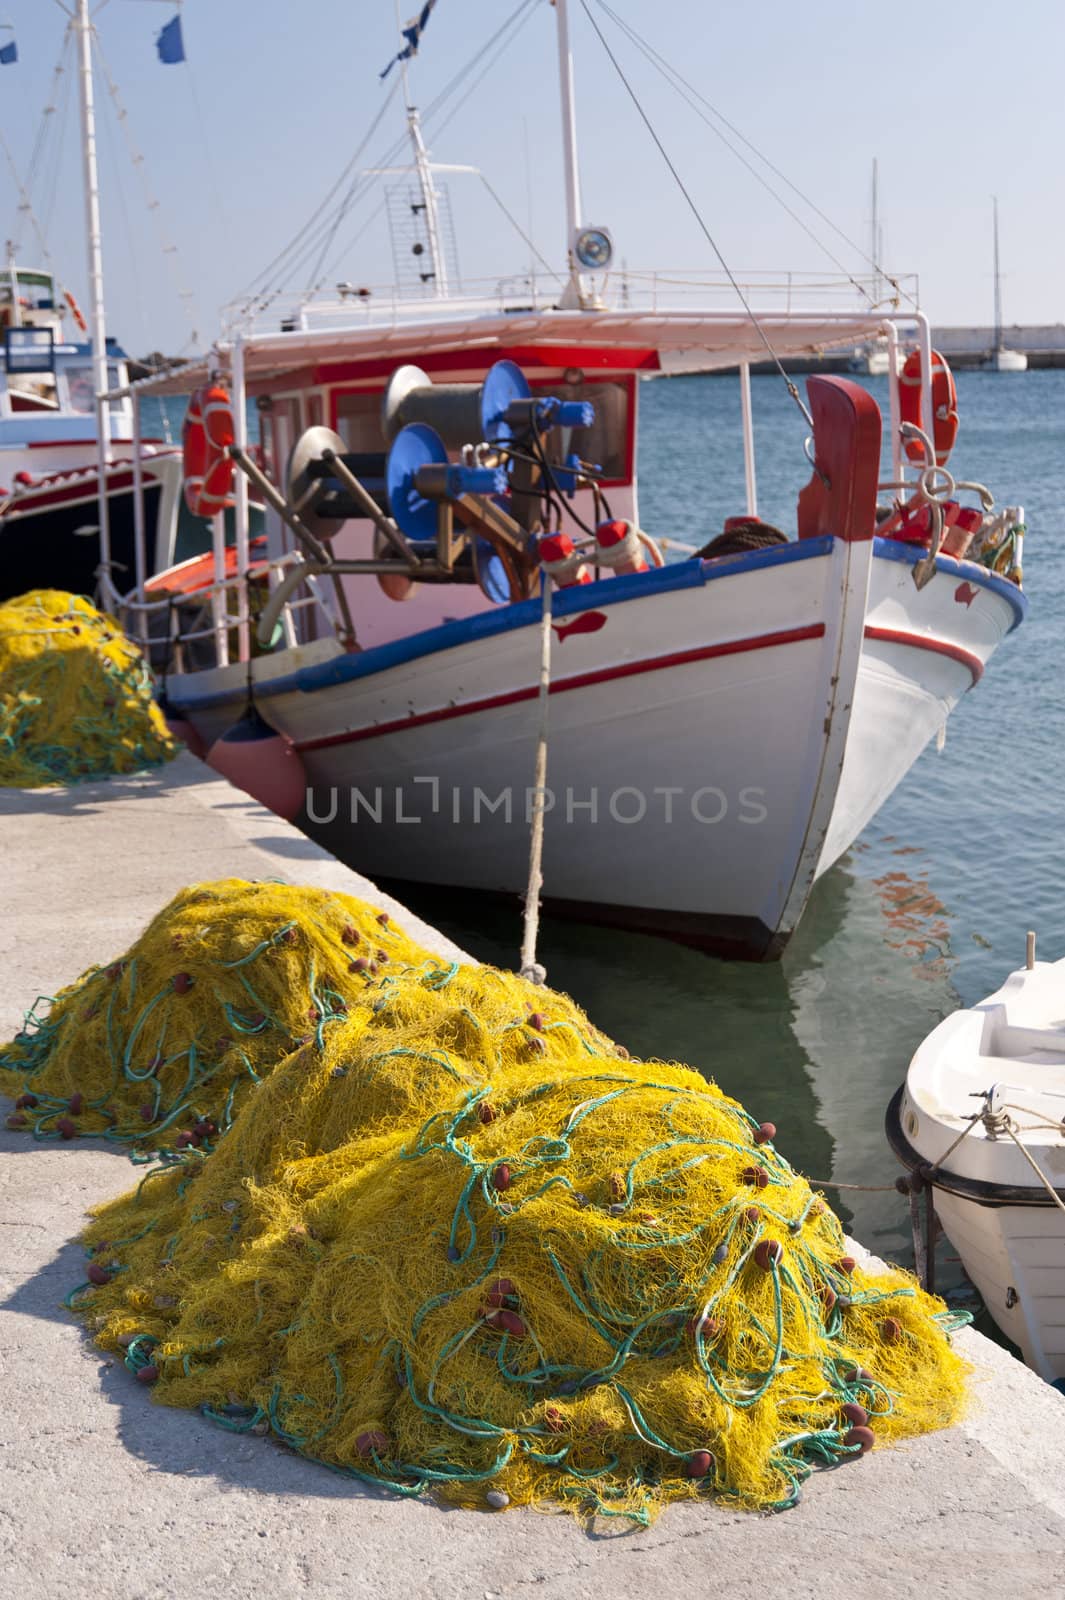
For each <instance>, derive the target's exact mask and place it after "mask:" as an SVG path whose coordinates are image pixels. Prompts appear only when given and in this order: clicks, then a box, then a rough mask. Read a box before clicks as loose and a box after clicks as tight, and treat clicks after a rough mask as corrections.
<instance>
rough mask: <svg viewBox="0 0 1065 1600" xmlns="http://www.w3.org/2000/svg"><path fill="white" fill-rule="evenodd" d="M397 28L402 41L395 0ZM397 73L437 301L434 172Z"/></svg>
mask: <svg viewBox="0 0 1065 1600" xmlns="http://www.w3.org/2000/svg"><path fill="white" fill-rule="evenodd" d="M396 27H397V29H399V31H400V37H401V38H402V36H403V35H402V27H403V25H402V21H401V19H400V14H399V0H396ZM399 67H400V72H401V73H402V75H403V104H404V105H405V107H406V108H407V131H408V133H409V134H410V142H411V145H412V146H413V149H414V166H415V169H416V171H417V173H418V185H419V187H420V189H421V192H422V205H423V206H424V208H425V231H426V234H427V235H428V238H429V259H430V261H431V262H432V268H433V290H434V293H435V294H436V296H437V298H438V299H444V298H445V297H446V295H447V292H448V283H447V267H446V265H445V262H444V252H443V249H442V248H441V244H440V213H439V211H438V209H437V204H436V201H437V194H436V190H435V189H434V187H433V169H432V166H431V164H430V161H429V152H428V151H427V150H426V148H425V140H424V139H423V138H422V128H421V122H420V121H419V118H418V108H417V106H412V105H411V103H410V80H409V77H408V74H407V63H406V61H405V60H402V59H401V60H400V63H399Z"/></svg>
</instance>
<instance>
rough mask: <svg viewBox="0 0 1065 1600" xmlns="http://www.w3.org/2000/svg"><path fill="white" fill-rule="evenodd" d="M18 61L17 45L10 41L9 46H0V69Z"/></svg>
mask: <svg viewBox="0 0 1065 1600" xmlns="http://www.w3.org/2000/svg"><path fill="white" fill-rule="evenodd" d="M17 60H18V45H17V44H16V43H15V41H14V39H12V41H11V43H10V44H0V67H9V66H11V64H12V62H14V61H17Z"/></svg>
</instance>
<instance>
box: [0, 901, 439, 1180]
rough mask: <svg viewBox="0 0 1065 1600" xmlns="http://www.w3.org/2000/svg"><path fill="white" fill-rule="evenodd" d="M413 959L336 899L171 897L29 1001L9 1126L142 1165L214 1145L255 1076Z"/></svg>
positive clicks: (11, 1062) (382, 928) (390, 930)
mask: <svg viewBox="0 0 1065 1600" xmlns="http://www.w3.org/2000/svg"><path fill="white" fill-rule="evenodd" d="M421 959H424V956H423V953H422V952H421V951H420V950H419V948H418V946H417V945H414V944H412V943H411V941H410V940H409V939H407V938H406V937H405V935H403V934H402V933H400V932H398V931H397V929H396V928H394V927H393V926H392V924H391V922H390V920H389V917H388V913H387V912H381V913H378V912H376V911H374V910H373V908H372V907H370V906H367V905H364V904H363V903H362V902H361V901H359V900H354V899H351V898H350V897H349V896H348V895H339V894H338V895H334V894H329V893H327V892H326V891H325V890H323V889H307V888H295V887H293V886H292V885H291V884H284V883H245V882H244V881H243V880H241V879H238V878H228V879H223V880H222V881H221V882H218V883H208V884H196V885H193V886H192V887H191V888H188V889H183V890H182V891H181V893H180V894H178V895H176V896H175V897H174V899H173V900H172V901H171V902H170V904H169V905H167V906H165V907H164V908H163V910H162V911H161V912H160V913H159V915H158V916H157V917H156V918H155V920H154V921H153V922H152V923H150V924H149V926H148V927H147V929H146V930H145V931H144V933H143V934H142V935H141V937H140V938H139V939H138V940H137V942H136V943H135V944H134V945H133V947H132V949H130V950H127V951H126V953H125V954H124V955H122V956H119V957H117V958H116V959H114V960H112V961H110V962H109V963H108V964H107V965H105V966H102V967H93V968H91V969H90V970H89V971H88V972H86V973H84V974H83V975H82V977H80V978H79V979H78V981H77V982H76V983H74V984H71V985H70V987H69V988H66V989H63V990H61V991H60V993H59V994H58V995H55V996H50V995H44V996H41V997H40V998H39V999H38V1000H37V1001H36V1002H35V1004H34V1005H33V1007H32V1008H31V1010H30V1011H29V1012H28V1013H27V1015H26V1017H25V1019H24V1021H23V1026H22V1030H21V1031H20V1033H19V1034H18V1035H17V1036H16V1037H15V1038H14V1039H13V1040H12V1041H11V1042H10V1043H9V1044H7V1045H3V1046H0V1092H3V1093H6V1094H9V1095H11V1096H12V1097H14V1098H15V1100H16V1106H15V1111H14V1113H13V1114H12V1115H11V1116H10V1117H9V1118H8V1127H11V1128H15V1129H25V1130H26V1131H27V1132H30V1133H32V1134H33V1135H34V1136H35V1137H36V1138H37V1139H44V1140H54V1139H72V1138H75V1137H76V1136H77V1135H78V1134H97V1135H102V1136H103V1137H105V1138H107V1139H109V1140H112V1141H114V1142H116V1143H119V1144H124V1145H127V1146H130V1147H131V1148H132V1150H133V1152H134V1154H135V1155H136V1156H138V1157H140V1158H142V1159H145V1158H147V1157H148V1156H149V1155H150V1153H151V1152H154V1151H155V1150H157V1149H175V1148H176V1149H182V1148H184V1147H185V1146H187V1145H194V1146H195V1147H197V1148H202V1149H207V1148H210V1147H211V1145H212V1144H213V1142H214V1141H215V1138H216V1136H217V1134H219V1133H220V1132H224V1131H225V1129H226V1128H228V1127H229V1125H230V1123H231V1122H232V1120H233V1117H234V1115H235V1114H236V1112H237V1110H238V1109H239V1108H240V1106H241V1105H242V1104H243V1102H244V1100H245V1099H246V1098H247V1096H248V1094H249V1093H250V1091H251V1090H252V1088H253V1087H254V1086H255V1084H256V1083H257V1082H258V1081H259V1079H260V1078H261V1077H263V1076H264V1075H265V1074H266V1073H268V1072H271V1071H272V1070H273V1068H274V1067H275V1066H276V1065H277V1063H278V1062H279V1061H281V1060H282V1059H283V1058H284V1057H285V1056H287V1055H288V1054H289V1053H290V1052H291V1051H292V1050H293V1048H295V1047H296V1046H297V1045H299V1044H302V1043H304V1042H307V1041H310V1040H312V1039H317V1040H319V1041H321V1040H324V1037H325V1032H324V1030H325V1028H326V1026H327V1025H328V1024H330V1023H333V1022H335V1021H336V1020H337V1019H338V1018H340V1017H342V1016H343V1015H344V1014H345V1010H346V1006H347V998H346V997H350V995H351V994H352V993H353V992H357V990H358V988H359V987H360V986H361V985H362V984H363V983H365V982H366V981H368V980H369V979H370V978H371V977H373V976H374V975H375V974H376V973H377V972H378V971H379V970H380V969H382V968H384V967H386V966H387V965H388V963H389V962H391V961H396V962H398V963H401V964H402V965H403V966H409V965H411V963H413V962H417V961H418V960H421Z"/></svg>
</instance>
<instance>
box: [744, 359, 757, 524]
mask: <svg viewBox="0 0 1065 1600" xmlns="http://www.w3.org/2000/svg"><path fill="white" fill-rule="evenodd" d="M740 411H741V412H742V415H743V473H744V477H745V478H746V480H747V515H748V516H749V517H756V516H757V515H758V484H757V481H756V479H755V470H754V413H753V411H752V410H751V367H750V362H748V361H741V362H740Z"/></svg>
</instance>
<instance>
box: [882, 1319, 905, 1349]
mask: <svg viewBox="0 0 1065 1600" xmlns="http://www.w3.org/2000/svg"><path fill="white" fill-rule="evenodd" d="M880 1337H881V1338H882V1339H883V1341H884V1343H885V1344H898V1342H899V1340H900V1339H901V1338H902V1323H901V1322H899V1320H898V1319H897V1318H896V1317H885V1318H884V1320H883V1322H882V1323H881V1324H880Z"/></svg>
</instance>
